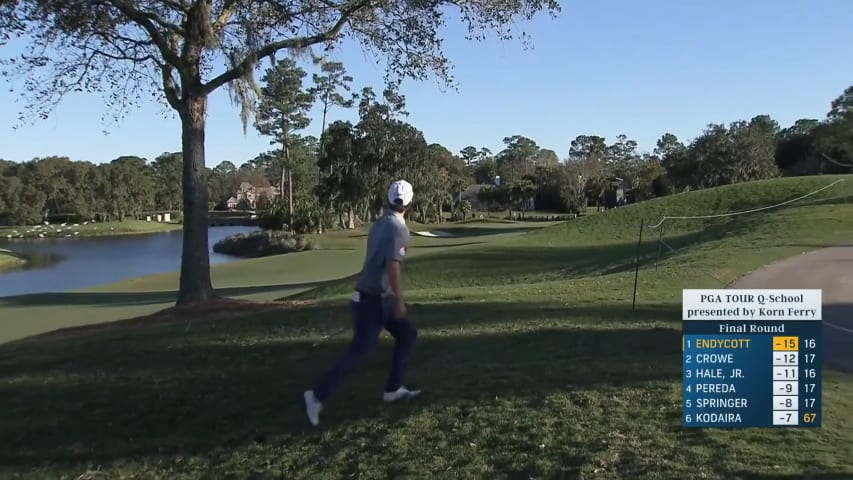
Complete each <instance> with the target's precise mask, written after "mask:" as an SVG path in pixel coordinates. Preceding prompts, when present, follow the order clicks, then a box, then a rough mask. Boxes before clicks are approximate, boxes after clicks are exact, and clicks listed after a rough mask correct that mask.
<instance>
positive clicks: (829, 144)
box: [0, 59, 853, 232]
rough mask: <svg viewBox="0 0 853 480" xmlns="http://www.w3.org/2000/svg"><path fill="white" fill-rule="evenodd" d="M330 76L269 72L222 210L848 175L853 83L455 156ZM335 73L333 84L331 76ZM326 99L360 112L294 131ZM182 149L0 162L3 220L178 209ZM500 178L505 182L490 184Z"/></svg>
mask: <svg viewBox="0 0 853 480" xmlns="http://www.w3.org/2000/svg"><path fill="white" fill-rule="evenodd" d="M321 71H322V72H323V73H322V74H319V75H318V74H315V75H314V83H313V86H311V87H309V88H307V89H303V87H302V79H303V77H305V75H306V74H305V72H304V71H303V70H302V69H301V68H299V67H298V66H296V64H295V63H294V62H293V61H292V60H290V59H284V60H282V61H280V62H279V63H278V64H277V65H276V67H275V68H273V69H271V70H270V71H269V73H268V74H267V75H266V76H265V78H264V79H265V83H266V85H265V87H264V89H263V92H264V96H263V97H262V99H261V102H260V103H259V107H258V110H259V112H261V113H260V114H259V115H258V117H257V118H258V121H257V122H256V127H257V128H258V130H259V131H261V132H262V133H264V134H266V135H269V136H270V137H271V138H272V140H271V143H272V144H273V145H274V146H275V147H276V148H274V149H272V150H270V151H267V152H263V153H261V154H259V155H258V156H256V157H255V158H253V159H250V160H248V161H246V162H243V163H242V164H241V165H240V166H239V167H238V166H237V165H235V164H234V163H233V162H230V161H223V162H221V163H220V164H219V165H217V166H216V167H214V168H207V169H206V179H207V187H208V196H209V198H210V202H209V204H208V208H209V209H224V208H226V205H225V201H226V200H227V199H228V198H229V197H231V196H232V195H234V192H235V191H236V190H237V188H238V187H239V185H240V184H241V183H243V182H248V183H250V184H251V185H253V186H255V187H269V186H276V187H277V189H278V191H280V192H282V194H281V195H280V196H278V197H274V198H261V199H260V200H259V202H258V207H259V209H260V210H261V211H262V217H264V218H263V222H265V224H266V225H267V226H269V227H270V228H288V229H291V230H294V231H297V232H309V231H322V230H324V229H328V228H335V227H341V228H354V227H355V225H356V223H357V222H359V221H370V220H371V219H372V218H374V217H375V216H376V215H378V214H379V213H380V212H381V209H382V205H383V201H384V195H385V188H386V186H387V184H388V182H389V181H391V180H392V179H394V178H406V179H408V180H409V181H411V182H412V183H413V185H414V186H415V189H416V192H417V195H416V196H415V202H414V204H413V214H414V215H415V217H416V219H417V220H420V221H423V222H440V221H443V220H444V219H445V218H446V216H445V213H447V212H449V213H451V214H452V215H453V216H455V217H457V218H463V217H465V216H467V215H469V214H470V213H471V206H470V205H467V204H466V202H465V201H462V193H463V191H466V190H469V191H470V187H471V185H481V186H482V188H475V190H476V192H475V194H476V196H477V198H478V199H479V200H480V201H481V202H482V203H483V204H485V205H487V206H488V208H490V209H491V208H494V209H509V210H510V214H512V212H513V210H519V209H521V210H523V209H524V208H525V207H526V206H527V205H529V202H527V201H526V200H528V199H533V203H534V205H535V207H536V208H537V209H540V210H548V211H555V212H566V213H580V212H581V211H583V209H584V208H585V207H586V206H588V205H600V204H601V202H602V200H603V194H604V191H605V190H607V189H608V188H610V186H611V185H612V183H611V182H612V181H613V179H614V178H619V179H621V181H622V185H623V188H624V190H625V192H626V194H627V196H628V197H629V199H630V201H642V200H644V199H649V198H654V197H659V196H664V195H670V194H673V193H677V192H683V191H687V190H691V189H701V188H708V187H714V186H718V185H725V184H731V183H738V182H746V181H752V180H760V179H767V178H773V177H778V176H784V175H818V174H833V173H851V172H853V87H850V88H848V89H846V90H845V91H844V92H843V93H842V94H841V95H840V96H839V97H837V98H836V99H834V100H833V101H832V103H831V109H830V111H829V112H828V114H827V116H826V118H824V119H820V120H818V119H800V120H797V121H796V122H795V123H794V124H793V125H791V126H789V127H787V128H781V127H780V125H779V124H778V122H776V121H775V120H773V119H772V118H770V117H769V116H767V115H758V116H755V117H753V118H752V119H750V120H748V121H744V120H741V121H735V122H732V123H730V124H729V125H725V124H710V125H708V126H707V127H706V128H705V130H704V131H703V132H701V133H700V134H699V135H698V136H697V137H695V138H694V139H692V140H691V141H690V142H689V143H684V142H682V141H681V140H679V139H678V138H677V137H676V136H675V135H673V134H671V133H666V134H664V135H662V136H661V138H660V139H659V140H658V141H657V145H656V148H655V149H654V151H652V152H640V151H638V148H637V142H636V141H634V140H632V139H630V138H628V137H627V136H626V135H619V136H617V138H616V139H615V140H614V141H613V142H611V143H608V142H607V140H606V139H605V138H604V137H601V136H597V135H578V136H577V137H576V138H575V139H574V140H572V141H571V142H570V145H569V149H568V154H567V156H566V157H565V158H563V159H560V157H559V156H558V154H557V153H556V152H555V151H553V150H550V149H545V148H542V147H540V146H539V145H537V143H536V142H535V140H533V139H531V138H528V137H525V136H522V135H513V136H509V137H506V138H504V139H503V143H504V149H503V150H501V151H499V152H497V153H496V154H493V153H492V152H491V151H490V150H489V149H488V148H477V147H474V146H468V147H465V148H463V149H462V150H461V151H459V152H456V153H454V152H452V151H450V150H449V149H448V148H446V147H444V146H442V145H441V144H438V143H431V142H428V141H427V139H426V138H425V137H424V134H423V132H421V131H420V130H418V129H417V128H416V127H415V126H413V125H411V124H410V123H408V122H407V121H406V117H407V115H408V113H407V112H406V105H405V97H403V96H402V95H400V94H399V93H397V92H395V91H394V90H393V89H385V90H383V92H382V93H381V94H377V93H376V92H375V91H374V90H373V89H372V88H371V87H364V88H363V89H362V90H361V91H360V92H358V93H349V95H348V96H346V97H345V96H344V95H343V94H342V93H341V92H340V91H339V90H343V91H346V92H350V87H349V84H348V82H347V80H348V79H350V81H351V77H348V76H347V75H346V73H345V71H344V69H343V66H342V65H340V64H330V63H322V67H321ZM336 79H337V80H336ZM341 80H343V81H341ZM316 98H319V99H320V101H321V102H323V113H324V118H323V122H324V123H325V122H326V120H327V118H326V117H325V115H326V114H328V113H329V111H330V106H340V107H345V108H352V107H355V108H357V109H358V121H357V122H356V123H351V122H348V121H340V120H338V121H333V122H331V123H330V124H329V125H328V127H325V128H324V130H323V132H322V134H321V138H319V139H318V138H316V137H313V136H310V135H307V136H303V135H300V133H299V132H300V131H301V130H302V129H304V128H305V127H307V125H308V123H309V122H308V118H307V111H308V109H310V107H311V105H312V102H313V101H314V100H315V99H316ZM181 158H182V154H181V152H167V153H163V154H162V155H160V156H158V157H157V158H155V159H154V160H153V161H151V162H148V161H147V160H145V159H143V158H140V157H136V156H122V157H119V158H117V159H115V160H113V161H111V162H109V163H104V164H93V163H91V162H85V161H72V160H70V159H68V158H66V157H47V158H40V159H34V160H31V161H29V162H24V163H15V162H9V161H2V160H0V221H2V222H3V223H6V224H13V225H22V224H30V223H37V222H41V221H43V220H45V219H49V218H51V216H55V215H65V216H67V215H72V216H74V217H75V218H81V219H82V218H86V217H88V218H101V219H105V220H120V219H122V218H125V217H127V216H137V217H138V216H140V215H143V214H144V213H146V212H151V211H171V212H178V213H179V212H180V211H181V210H182V197H181V179H182V168H181V166H182V160H181ZM496 178H498V179H499V182H497V184H496V182H495V179H496Z"/></svg>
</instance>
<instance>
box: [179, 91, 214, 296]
mask: <svg viewBox="0 0 853 480" xmlns="http://www.w3.org/2000/svg"><path fill="white" fill-rule="evenodd" d="M206 109H207V97H205V96H187V97H186V98H185V99H184V100H183V102H182V111H181V112H180V114H181V147H182V152H183V179H182V186H183V200H184V227H183V228H184V234H183V235H184V236H183V247H182V252H181V279H180V289H179V291H178V299H177V302H176V304H177V305H187V304H192V303H199V302H204V301H206V300H209V299H211V298H213V296H214V295H213V286H212V285H211V282H210V253H209V245H208V238H207V233H208V232H207V229H208V212H207V200H208V192H207V183H206V181H205V169H204V117H205V110H206Z"/></svg>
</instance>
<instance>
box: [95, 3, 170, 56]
mask: <svg viewBox="0 0 853 480" xmlns="http://www.w3.org/2000/svg"><path fill="white" fill-rule="evenodd" d="M108 1H109V2H110V3H111V4H112V5H113V6H115V7H116V8H118V9H119V11H120V12H121V13H123V14H124V15H125V16H127V18H129V19H131V20H133V21H134V22H136V23H137V24H138V25H139V26H141V27H142V28H144V29H145V31H146V32H148V34H149V35H150V36H151V40H152V41H153V42H154V44H155V45H157V48H158V49H159V50H160V53H161V54H162V55H163V59H164V60H166V62H168V63H170V64H171V65H174V66H176V67H178V66H180V65H181V64H182V62H181V59H180V58H179V57H178V54H177V53H176V52H174V51H173V50H171V49H170V48H169V44H168V43H167V42H166V39H164V38H163V36H162V35H160V32H159V31H158V30H157V27H155V26H154V24H153V23H151V20H150V19H149V18H148V16H146V15H145V14H143V13H142V12H140V11H139V10H138V9H137V8H136V7H133V6H132V5H130V4H128V3H127V2H126V1H125V0H108ZM176 28H177V27H176Z"/></svg>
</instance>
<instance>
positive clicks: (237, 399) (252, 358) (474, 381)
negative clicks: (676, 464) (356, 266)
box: [0, 328, 681, 471]
mask: <svg viewBox="0 0 853 480" xmlns="http://www.w3.org/2000/svg"><path fill="white" fill-rule="evenodd" d="M162 333H163V332H158V333H157V334H151V335H142V336H141V338H140V336H139V335H133V336H127V337H125V338H123V339H120V338H116V337H112V338H109V337H107V338H102V339H100V341H99V339H98V338H92V339H90V342H89V343H88V348H80V345H79V343H77V342H74V341H69V342H67V344H65V345H64V346H63V345H57V344H54V345H53V348H52V349H50V350H49V351H46V350H38V348H37V345H36V344H30V345H28V346H18V347H17V348H16V349H15V351H9V350H8V349H0V351H3V350H6V351H5V352H4V354H2V355H0V365H4V366H5V368H3V370H4V371H5V372H4V374H7V375H14V376H15V377H18V376H21V375H23V374H22V373H21V372H26V371H28V370H29V369H28V368H27V364H32V363H39V362H40V361H41V362H44V361H46V360H47V361H48V363H52V364H53V367H52V368H51V369H49V370H46V371H42V372H41V373H40V374H38V375H35V376H33V375H34V373H33V372H30V373H28V374H26V375H24V376H22V377H19V378H21V380H20V382H18V383H17V384H15V383H11V384H10V383H5V384H2V385H0V392H2V394H0V410H2V411H3V412H4V415H5V417H6V419H7V420H5V421H4V422H2V424H0V447H1V448H0V464H2V465H5V466H6V468H14V469H16V470H18V471H28V470H30V469H34V468H39V467H42V466H45V465H51V466H53V467H56V466H61V467H65V468H68V469H71V468H76V467H79V466H81V465H86V464H93V463H94V464H109V463H112V462H116V461H122V460H128V459H131V458H137V457H157V456H158V455H194V454H203V453H207V452H210V451H212V450H215V449H221V448H226V449H227V448H230V447H236V446H243V445H246V444H252V443H254V442H258V441H262V440H259V439H266V438H270V437H277V438H280V437H283V438H285V439H291V441H295V439H296V438H302V437H304V435H312V434H311V433H309V431H310V428H311V427H310V425H307V422H306V421H305V418H304V413H303V410H302V405H301V393H302V391H304V390H305V389H306V388H310V387H311V386H312V385H313V384H314V382H316V381H317V379H318V378H319V376H320V375H321V373H322V371H323V369H325V368H327V367H329V366H330V365H331V364H332V362H333V361H334V360H335V359H336V358H337V356H338V355H339V354H340V353H341V352H342V351H343V349H344V348H345V346H346V339H343V338H342V339H339V340H336V341H333V342H328V343H323V344H320V345H319V346H317V347H314V346H313V345H314V344H313V342H311V341H310V340H299V339H293V338H292V337H288V336H285V335H281V336H278V337H275V336H270V335H267V336H266V337H263V336H259V335H258V334H254V335H253V334H251V333H246V334H244V335H242V336H240V335H234V334H233V332H232V334H231V335H230V336H229V337H228V338H227V339H226V338H224V337H221V336H219V337H217V336H215V335H204V334H202V335H198V333H196V334H190V335H189V336H181V335H171V336H169V337H165V338H164V337H163V336H162V335H161V334H162ZM208 333H211V332H208ZM679 337H680V332H679V331H678V330H675V329H665V328H654V329H636V328H632V329H612V330H611V329H603V328H567V329H565V328H562V329H542V330H535V331H521V332H499V333H491V334H485V333H480V334H477V335H470V336H468V335H455V336H446V335H422V336H421V338H419V343H418V346H417V352H416V356H415V358H414V359H413V361H412V365H411V369H410V379H411V380H414V381H415V382H416V383H417V384H419V385H423V386H424V387H425V388H426V391H425V393H424V395H423V397H422V398H421V399H419V400H418V401H417V402H415V403H413V404H409V405H403V406H400V407H398V408H391V409H386V408H383V406H382V405H380V402H376V401H375V400H376V394H377V393H376V392H377V391H381V387H382V383H383V381H384V376H385V374H386V368H387V361H388V359H389V357H390V342H388V341H387V340H383V341H382V342H381V344H380V345H379V347H378V348H377V350H376V351H375V352H373V354H372V355H371V356H370V357H368V359H367V360H366V361H365V363H364V364H363V365H362V368H361V369H359V370H358V371H357V372H356V373H355V374H354V375H353V376H352V377H350V378H348V379H347V380H346V382H345V383H344V384H343V385H342V387H341V389H340V390H339V391H338V392H337V395H336V396H335V397H333V399H332V400H331V401H330V402H329V407H330V408H329V409H328V412H324V424H327V425H330V427H327V428H332V429H336V430H340V431H341V433H342V434H341V435H340V436H337V435H335V436H332V437H329V436H323V442H324V443H325V444H326V445H325V446H326V447H328V448H330V449H333V450H334V449H337V448H343V447H344V446H345V445H346V443H347V442H351V441H354V438H353V435H363V434H360V433H357V432H349V431H347V430H346V429H345V428H343V426H344V425H345V424H348V423H351V422H355V421H358V420H359V419H378V418H381V419H383V421H385V422H387V423H391V424H393V423H395V422H398V421H402V420H404V419H405V418H406V417H407V416H408V415H409V414H411V413H413V412H414V411H415V410H416V409H418V408H422V407H428V406H429V405H441V406H443V407H447V408H451V407H452V408H460V409H462V411H464V410H465V409H467V408H470V406H472V405H477V404H480V403H483V402H488V401H491V400H493V399H494V398H495V397H496V396H499V397H501V398H512V399H520V400H523V401H526V402H529V403H530V404H531V405H533V407H531V408H536V407H535V405H540V406H541V405H542V402H543V401H544V400H543V399H544V397H546V396H548V395H549V394H552V393H556V392H565V393H566V394H567V395H568V396H569V398H570V399H574V400H572V401H582V399H581V398H580V396H582V395H583V394H582V392H584V391H588V390H590V391H595V390H598V389H607V388H611V387H626V386H638V387H639V386H642V385H644V384H647V383H649V382H676V381H678V379H679V378H681V371H680V368H681V361H680V355H681V350H680V346H679V345H680V341H679ZM485 359H488V361H485ZM50 360H53V361H52V362H51V361H50ZM63 362H64V363H63ZM15 366H17V367H20V370H18V369H16V368H15ZM13 372H16V373H13ZM336 426H337V427H336ZM313 435H321V434H313ZM318 439H319V437H318ZM301 441H304V439H303V440H301Z"/></svg>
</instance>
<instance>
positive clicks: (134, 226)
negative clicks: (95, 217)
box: [0, 220, 183, 239]
mask: <svg viewBox="0 0 853 480" xmlns="http://www.w3.org/2000/svg"><path fill="white" fill-rule="evenodd" d="M181 228H183V225H182V224H180V223H176V222H169V223H166V222H153V221H152V222H146V221H144V220H124V221H121V222H118V221H116V222H86V223H65V224H61V223H59V224H49V225H31V226H26V227H0V238H9V239H13V238H45V237H63V238H73V237H98V236H108V235H132V234H137V233H158V232H170V231H173V230H180V229H181Z"/></svg>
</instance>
